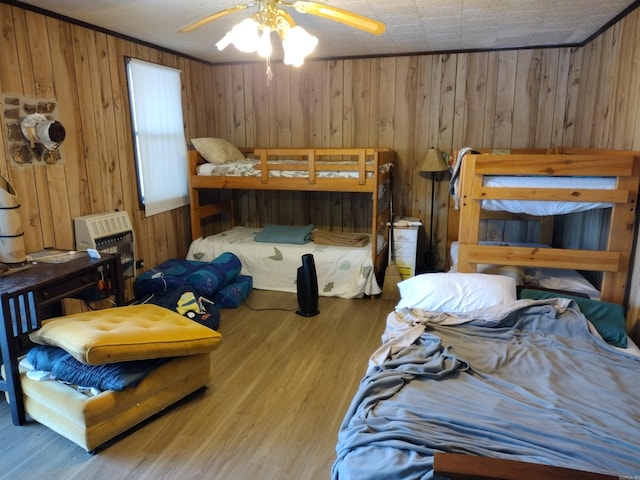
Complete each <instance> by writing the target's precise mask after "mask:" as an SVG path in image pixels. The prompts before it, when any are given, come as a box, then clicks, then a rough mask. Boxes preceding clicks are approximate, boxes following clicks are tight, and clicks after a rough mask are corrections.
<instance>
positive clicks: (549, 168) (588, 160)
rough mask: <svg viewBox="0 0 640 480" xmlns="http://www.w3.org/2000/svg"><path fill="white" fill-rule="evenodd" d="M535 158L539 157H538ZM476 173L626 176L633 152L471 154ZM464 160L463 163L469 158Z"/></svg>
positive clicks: (629, 173)
mask: <svg viewBox="0 0 640 480" xmlns="http://www.w3.org/2000/svg"><path fill="white" fill-rule="evenodd" d="M538 157H539V158H538ZM469 158H474V161H475V162H476V164H475V169H474V170H475V173H476V174H478V175H542V176H565V177H566V176H569V177H580V176H582V177H626V176H629V175H631V174H632V172H633V154H628V155H626V156H622V155H620V154H615V155H611V156H607V155H603V154H600V155H555V154H552V155H540V154H536V155H534V156H532V155H523V154H518V155H486V154H482V155H473V156H469ZM469 158H467V159H465V162H466V161H468V160H469Z"/></svg>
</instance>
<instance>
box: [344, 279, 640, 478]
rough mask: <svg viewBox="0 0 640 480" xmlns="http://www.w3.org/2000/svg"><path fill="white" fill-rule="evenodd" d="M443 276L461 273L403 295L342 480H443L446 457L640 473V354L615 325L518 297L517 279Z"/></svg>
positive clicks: (347, 444)
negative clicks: (609, 333) (613, 331)
mask: <svg viewBox="0 0 640 480" xmlns="http://www.w3.org/2000/svg"><path fill="white" fill-rule="evenodd" d="M436 275H453V276H454V277H449V278H448V279H446V280H445V278H444V277H433V279H432V280H431V281H429V282H430V283H429V285H428V286H429V287H430V288H431V289H432V291H431V293H432V295H430V294H429V293H426V291H424V290H423V293H416V291H413V292H410V293H408V292H407V290H406V288H405V291H403V290H402V289H401V293H403V299H402V300H401V301H400V304H399V306H398V309H397V310H396V311H394V312H392V313H390V314H389V317H388V320H387V328H386V331H385V334H384V335H383V341H384V342H383V345H382V346H381V347H380V348H379V349H378V350H377V351H376V352H374V354H373V355H372V356H371V359H370V362H369V368H368V371H367V374H366V375H365V377H364V378H363V380H362V382H361V384H360V387H359V389H358V391H357V393H356V395H355V397H354V399H353V402H352V404H351V406H350V407H349V409H348V411H347V414H346V416H345V419H344V421H343V424H342V426H341V429H340V432H339V439H338V444H337V447H336V450H337V459H336V462H335V464H334V466H333V470H332V475H333V479H334V480H337V479H342V480H344V479H374V478H375V479H379V478H396V479H405V478H407V479H409V478H411V479H416V478H421V479H430V478H434V471H433V469H434V454H436V453H437V452H445V453H458V454H466V455H473V456H476V457H486V458H497V459H505V460H514V461H522V462H531V463H535V464H542V465H550V466H556V467H564V468H570V469H576V470H582V471H590V472H596V473H603V474H611V475H616V476H633V475H636V476H637V475H640V458H639V457H638V452H639V451H640V398H639V397H638V395H637V385H638V382H640V357H639V356H638V354H639V353H640V351H639V350H638V348H637V347H636V346H635V345H634V344H633V343H627V344H626V345H627V347H626V348H623V347H616V346H613V345H611V344H610V343H608V342H607V341H605V340H604V339H603V338H604V337H603V336H602V334H601V333H599V330H596V329H595V328H593V327H594V325H596V324H597V322H599V321H605V322H606V321H607V320H608V319H611V317H610V316H607V315H605V316H603V317H602V318H596V317H595V316H593V317H592V319H593V321H588V320H587V318H586V317H585V316H584V315H583V314H582V313H581V311H580V310H579V309H578V308H577V304H576V303H575V302H574V301H573V300H569V299H567V298H550V299H537V300H536V299H520V300H515V293H511V292H510V291H507V293H504V292H503V290H504V289H505V288H506V289H507V290H510V289H514V290H513V292H515V282H513V280H512V279H509V278H507V277H502V276H496V275H481V274H436ZM461 275H465V276H466V277H460V276H461ZM469 275H472V276H473V277H468V276H469ZM491 277H493V278H491ZM469 278H473V279H474V280H473V281H468V280H467V279H469ZM460 279H464V280H460ZM422 280H424V279H421V281H422ZM425 281H428V280H425ZM458 281H460V283H458ZM452 282H453V283H452ZM475 282H477V283H475ZM496 282H501V283H500V284H497V283H496ZM403 283H404V282H401V284H400V285H401V286H402V285H403ZM438 285H442V287H443V288H442V289H439V288H438ZM414 286H415V284H414ZM405 287H407V284H405ZM422 287H423V288H424V287H425V283H423V284H422ZM434 291H435V292H434ZM452 291H455V294H451V292H452ZM447 292H449V293H447ZM496 292H502V293H498V294H496V295H494V293H496ZM463 297H464V298H466V299H467V300H468V301H470V303H466V304H465V303H464V301H463V300H462V298H463ZM489 297H490V298H489ZM447 299H448V300H447ZM583 301H584V302H591V301H590V300H586V299H585V300H583ZM434 302H435V303H434ZM447 302H449V303H448V304H447ZM474 303H475V304H474ZM609 305H612V308H613V310H610V311H609V313H608V314H609V315H613V314H616V315H617V316H619V317H620V318H619V322H618V328H619V330H621V332H622V335H623V338H624V339H625V340H628V339H627V337H626V335H625V334H624V315H623V314H622V313H621V309H619V308H618V309H617V310H616V308H617V307H616V306H615V305H613V304H609ZM413 306H419V307H421V308H404V307H413ZM436 310H439V311H436ZM447 311H448V312H449V313H443V312H447ZM452 311H453V312H454V313H451V312H452ZM594 322H595V323H594ZM600 328H603V327H602V326H601V327H600ZM603 331H605V333H606V330H603ZM461 478H465V477H461ZM466 478H469V477H466ZM525 478H526V477H525ZM576 478H577V477H576Z"/></svg>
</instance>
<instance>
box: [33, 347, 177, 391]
mask: <svg viewBox="0 0 640 480" xmlns="http://www.w3.org/2000/svg"><path fill="white" fill-rule="evenodd" d="M27 360H29V363H31V365H33V367H34V368H35V369H36V370H44V371H47V372H51V374H52V375H53V377H54V378H56V379H57V380H60V381H63V382H66V383H70V384H72V385H78V386H80V387H91V388H97V389H98V390H100V391H105V390H115V391H121V390H124V389H125V388H128V387H135V386H137V385H138V383H140V381H141V380H142V379H143V378H144V377H146V376H147V375H148V374H149V373H151V372H152V371H153V370H154V369H155V368H157V367H159V366H160V365H162V364H163V363H165V362H167V361H169V360H170V359H169V358H154V359H149V360H135V361H131V362H118V363H109V364H104V365H87V364H86V363H82V362H79V361H78V360H76V359H75V358H73V357H72V356H71V354H69V353H67V352H66V351H65V350H63V349H62V348H58V347H51V346H45V345H36V346H35V347H33V348H31V350H29V352H28V353H27Z"/></svg>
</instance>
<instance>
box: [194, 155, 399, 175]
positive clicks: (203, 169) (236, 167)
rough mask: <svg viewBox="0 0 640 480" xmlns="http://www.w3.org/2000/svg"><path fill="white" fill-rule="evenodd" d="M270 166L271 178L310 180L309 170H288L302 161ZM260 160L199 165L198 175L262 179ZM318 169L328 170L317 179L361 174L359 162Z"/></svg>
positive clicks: (384, 169)
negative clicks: (348, 167)
mask: <svg viewBox="0 0 640 480" xmlns="http://www.w3.org/2000/svg"><path fill="white" fill-rule="evenodd" d="M268 164H269V166H271V167H274V166H275V167H277V168H273V169H269V176H270V177H285V178H309V171H308V170H301V169H299V168H292V169H288V168H287V166H290V167H295V166H299V165H300V164H301V162H300V160H270V161H269V163H268ZM332 165H336V166H340V168H344V166H352V167H353V170H338V169H336V170H331V166H332ZM367 165H368V166H373V165H374V163H373V162H367ZM392 165H393V164H391V163H385V164H382V165H380V173H386V172H388V171H389V170H390V169H391V166H392ZM260 166H261V165H260V160H255V159H252V158H245V159H242V160H237V161H235V162H229V163H223V164H220V165H216V164H213V163H204V164H202V165H198V175H204V176H219V177H222V176H230V177H260V176H261V175H262V171H261V169H260ZM316 167H322V168H326V170H320V171H316V178H358V177H359V175H360V173H359V172H358V162H354V161H349V162H342V161H341V162H331V161H319V162H316ZM366 177H367V178H372V177H373V172H371V171H368V172H366Z"/></svg>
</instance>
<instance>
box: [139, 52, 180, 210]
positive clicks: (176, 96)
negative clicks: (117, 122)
mask: <svg viewBox="0 0 640 480" xmlns="http://www.w3.org/2000/svg"><path fill="white" fill-rule="evenodd" d="M127 79H128V83H129V102H130V108H131V123H132V127H133V140H134V148H135V156H136V170H137V172H138V191H139V194H140V202H141V203H142V204H143V205H144V209H145V215H146V216H147V217H149V216H151V215H155V214H157V213H161V212H166V211H167V210H172V209H174V208H178V207H182V206H184V205H187V204H188V203H189V195H188V187H187V143H186V141H185V136H184V122H183V118H182V84H181V81H180V70H177V69H175V68H170V67H166V66H163V65H157V64H154V63H149V62H144V61H141V60H135V59H128V61H127Z"/></svg>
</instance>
